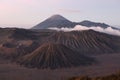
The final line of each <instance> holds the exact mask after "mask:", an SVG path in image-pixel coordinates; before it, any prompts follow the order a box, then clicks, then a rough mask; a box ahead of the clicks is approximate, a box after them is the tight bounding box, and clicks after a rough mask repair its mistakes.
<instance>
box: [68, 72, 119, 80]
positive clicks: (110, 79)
mask: <svg viewBox="0 0 120 80" xmlns="http://www.w3.org/2000/svg"><path fill="white" fill-rule="evenodd" d="M68 80H120V73H117V74H112V75H108V76H102V77H88V76H83V77H82V76H81V77H72V78H69V79H68Z"/></svg>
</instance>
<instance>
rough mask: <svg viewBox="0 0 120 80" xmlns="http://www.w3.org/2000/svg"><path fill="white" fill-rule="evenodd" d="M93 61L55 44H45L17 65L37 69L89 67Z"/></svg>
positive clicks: (20, 60) (21, 59)
mask: <svg viewBox="0 0 120 80" xmlns="http://www.w3.org/2000/svg"><path fill="white" fill-rule="evenodd" d="M94 62H95V61H94V59H93V58H90V57H87V56H84V55H81V54H80V53H78V52H76V51H74V50H72V49H70V48H68V47H66V46H64V45H62V44H55V43H45V44H43V45H42V46H40V47H39V48H37V49H36V50H35V51H34V52H32V53H31V54H28V55H25V56H24V57H22V58H20V59H19V60H18V63H20V64H21V65H25V66H27V67H37V68H50V69H56V68H66V67H77V66H83V65H90V64H92V63H94Z"/></svg>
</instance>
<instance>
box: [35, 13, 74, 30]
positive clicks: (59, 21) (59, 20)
mask: <svg viewBox="0 0 120 80" xmlns="http://www.w3.org/2000/svg"><path fill="white" fill-rule="evenodd" d="M73 26H75V24H74V23H72V22H71V21H69V20H67V19H66V18H64V17H62V16H61V15H53V16H51V17H50V18H48V19H46V20H45V21H43V22H41V23H40V24H38V25H36V26H34V27H33V29H47V28H50V27H58V28H61V27H69V28H70V27H73Z"/></svg>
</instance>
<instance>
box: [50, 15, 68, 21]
mask: <svg viewBox="0 0 120 80" xmlns="http://www.w3.org/2000/svg"><path fill="white" fill-rule="evenodd" d="M48 19H51V20H67V19H66V18H64V17H63V16H61V15H59V14H55V15H53V16H51V17H50V18H48Z"/></svg>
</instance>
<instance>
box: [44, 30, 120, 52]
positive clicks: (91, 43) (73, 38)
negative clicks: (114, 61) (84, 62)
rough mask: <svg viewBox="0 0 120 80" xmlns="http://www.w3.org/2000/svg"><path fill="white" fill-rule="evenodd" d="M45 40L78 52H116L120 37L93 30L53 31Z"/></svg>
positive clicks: (119, 46)
mask: <svg viewBox="0 0 120 80" xmlns="http://www.w3.org/2000/svg"><path fill="white" fill-rule="evenodd" d="M46 41H47V42H55V43H60V44H64V45H66V46H68V47H70V48H73V49H75V50H77V51H79V52H80V53H87V54H90V53H91V54H98V53H102V54H103V53H117V52H120V37H117V36H112V35H108V34H104V33H100V32H96V31H93V30H86V31H71V32H63V31H59V32H55V33H54V34H53V35H51V36H49V37H48V38H47V39H46Z"/></svg>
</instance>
